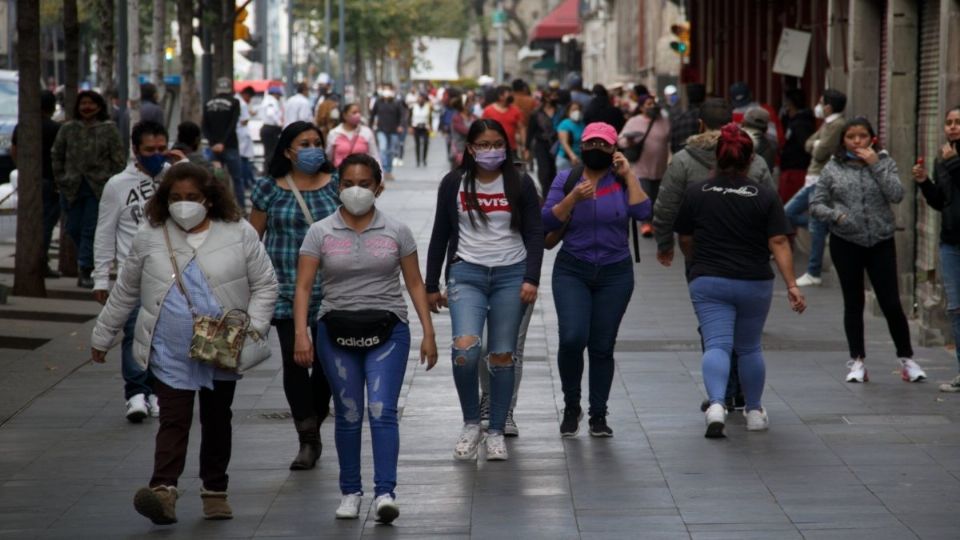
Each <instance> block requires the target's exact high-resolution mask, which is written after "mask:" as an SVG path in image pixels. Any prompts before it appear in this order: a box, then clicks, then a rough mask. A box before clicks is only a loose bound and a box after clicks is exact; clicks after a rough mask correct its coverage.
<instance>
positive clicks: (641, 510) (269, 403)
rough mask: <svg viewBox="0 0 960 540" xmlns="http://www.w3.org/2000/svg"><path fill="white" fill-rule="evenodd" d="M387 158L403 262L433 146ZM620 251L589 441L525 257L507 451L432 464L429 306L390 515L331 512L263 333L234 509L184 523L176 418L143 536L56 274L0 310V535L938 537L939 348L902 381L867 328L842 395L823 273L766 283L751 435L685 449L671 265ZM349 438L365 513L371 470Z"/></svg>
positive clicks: (435, 428)
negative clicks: (798, 301)
mask: <svg viewBox="0 0 960 540" xmlns="http://www.w3.org/2000/svg"><path fill="white" fill-rule="evenodd" d="M407 146H408V148H407V158H408V159H407V166H405V167H402V168H399V169H398V171H397V178H398V179H397V181H395V182H391V183H389V184H388V185H387V189H386V192H385V193H384V195H383V196H382V198H381V199H380V200H379V202H378V207H379V208H380V209H382V210H383V211H385V212H388V213H390V214H392V215H394V216H398V217H400V218H401V219H403V220H404V221H405V222H406V223H407V224H408V225H409V226H410V227H411V228H412V229H413V231H414V234H415V235H416V238H417V241H418V244H419V246H420V248H421V249H420V252H419V255H420V258H421V261H422V260H424V259H425V257H426V246H427V243H428V240H429V236H430V231H431V225H432V220H433V211H434V206H435V203H436V187H437V185H438V183H439V180H440V178H441V177H442V175H443V173H444V171H445V167H443V166H441V162H443V161H444V160H443V148H442V144H441V143H440V142H439V139H436V138H435V139H434V140H433V144H432V146H431V163H432V165H431V166H430V167H428V168H415V167H413V166H412V162H413V156H412V153H413V152H412V149H411V147H412V141H409V140H408V143H407ZM3 232H4V236H9V235H12V233H10V231H8V230H6V229H4V231H3ZM642 246H643V256H644V259H643V262H642V263H641V264H639V265H637V266H636V267H635V272H636V279H637V286H636V292H635V293H634V296H633V299H632V302H631V304H630V308H629V311H628V314H627V316H626V317H625V319H624V322H623V325H622V327H621V329H620V335H619V341H618V345H617V350H618V354H617V373H616V378H615V381H614V386H613V392H612V396H611V402H610V411H611V412H610V417H609V423H610V426H611V427H612V428H613V429H614V431H615V437H614V438H612V439H592V438H591V437H589V436H588V435H587V434H586V432H585V430H582V431H581V434H580V435H579V436H578V437H576V438H573V439H565V440H561V439H560V437H559V434H558V418H559V410H560V408H561V407H562V398H561V393H560V383H559V376H558V374H557V368H556V364H555V354H556V348H557V340H558V338H557V330H556V329H557V320H556V312H555V310H554V307H553V300H552V295H551V286H550V276H551V267H552V261H553V258H554V256H555V253H553V252H551V253H549V254H548V256H547V257H546V261H545V264H544V268H543V274H542V285H541V287H540V299H539V301H538V303H537V308H536V312H535V316H534V319H533V322H532V323H531V325H530V331H529V334H528V340H527V346H526V358H525V360H524V364H525V365H524V370H523V373H524V377H523V384H522V386H521V393H520V399H519V404H518V407H517V411H516V420H517V423H518V425H519V427H520V432H521V433H520V437H519V438H516V439H511V440H509V442H508V445H509V448H510V460H509V461H506V462H490V463H488V462H486V461H479V462H477V463H476V464H474V463H462V462H455V461H454V460H453V459H452V457H451V452H452V448H453V445H454V442H455V441H456V438H457V434H458V433H459V430H460V427H461V418H460V411H459V406H458V402H457V397H456V392H455V389H454V385H453V380H452V376H451V366H450V360H449V356H448V353H445V352H444V350H445V349H446V347H447V346H448V344H449V343H450V319H449V315H448V313H446V312H443V313H441V314H440V315H439V316H435V324H436V326H437V329H438V334H439V336H438V343H439V345H440V347H441V360H440V362H439V363H438V365H437V368H436V369H434V370H433V371H431V372H426V371H424V369H423V368H422V367H421V366H420V365H419V364H418V363H417V362H415V361H414V360H415V355H416V350H417V347H416V346H414V347H413V351H412V353H411V357H410V359H411V361H410V363H409V364H408V368H407V375H406V380H405V386H404V390H403V393H402V397H401V402H400V407H401V411H402V419H401V425H400V427H401V450H400V465H399V486H398V488H397V497H398V499H397V501H398V503H399V505H400V517H399V519H398V520H397V521H396V522H394V524H393V525H392V526H381V525H377V524H375V523H374V520H373V517H372V515H371V516H369V517H367V518H364V515H363V514H362V515H361V519H360V520H359V521H337V520H335V519H334V510H335V509H336V507H337V504H338V503H339V498H340V493H339V490H338V487H337V475H338V467H337V460H336V450H335V448H334V445H333V421H332V419H331V420H328V421H327V422H325V423H324V425H323V428H322V432H321V437H322V441H323V444H324V452H323V456H322V458H321V460H320V462H319V464H318V467H317V468H316V469H315V470H312V471H304V472H291V471H289V470H288V469H287V466H288V465H289V462H290V460H291V459H292V458H293V456H294V454H295V451H296V446H297V444H296V433H295V431H294V428H293V422H292V420H291V419H290V418H289V414H288V411H287V408H286V407H287V405H286V400H285V398H284V394H283V389H282V381H281V371H280V361H279V358H278V357H279V346H278V345H276V342H275V337H274V338H273V339H274V345H275V347H274V350H275V351H276V352H275V357H274V358H273V359H271V360H270V361H268V362H266V363H264V364H262V365H260V366H258V367H257V368H255V369H254V370H253V371H252V372H251V373H248V374H247V376H246V377H245V378H244V379H243V381H241V383H240V384H239V385H238V387H237V397H236V400H235V402H234V407H233V410H234V432H233V442H234V446H233V459H232V462H231V464H230V469H229V472H230V489H229V494H230V501H231V504H232V506H233V510H234V515H235V517H234V519H233V520H232V521H204V520H203V519H202V517H201V508H200V498H199V491H200V485H199V480H198V478H197V451H198V445H199V431H198V427H199V426H194V427H195V429H194V431H193V435H194V439H193V440H192V441H191V449H190V455H189V458H188V462H187V470H186V472H185V474H184V477H183V478H182V479H181V484H180V488H181V497H180V500H179V502H178V508H177V513H178V517H179V523H177V524H175V525H172V526H154V525H151V524H150V523H149V521H148V520H146V519H144V518H143V517H142V516H140V515H138V514H137V513H136V512H135V511H134V509H133V505H132V498H133V493H134V492H135V491H136V490H137V489H138V488H139V487H141V486H143V485H146V482H147V480H148V478H149V474H150V470H151V463H152V458H153V455H152V454H153V446H154V442H153V436H154V434H155V428H156V420H155V419H148V420H146V421H145V422H144V423H143V424H141V425H132V424H129V423H128V422H127V421H126V420H125V418H124V416H123V412H124V400H123V392H122V387H123V380H122V378H121V375H120V362H119V347H118V348H117V349H115V350H114V351H112V352H111V354H110V356H109V357H108V361H107V363H106V364H105V365H93V364H89V363H87V359H88V356H89V341H88V340H89V336H90V330H91V328H92V322H93V321H92V317H94V316H95V314H96V313H97V312H98V307H99V306H98V305H97V304H95V303H94V302H93V301H92V300H89V301H88V300H85V298H87V292H85V291H83V292H81V291H80V289H77V288H75V287H74V286H73V281H74V280H71V279H66V278H64V279H62V280H51V281H48V286H49V287H50V288H51V289H53V291H54V294H51V297H52V298H49V299H44V300H36V299H29V300H28V299H23V298H12V299H11V301H10V304H9V305H7V306H3V308H2V309H0V318H3V319H4V325H3V326H4V329H3V331H2V332H0V334H3V336H2V337H0V341H2V343H0V345H2V347H4V348H0V372H2V373H3V374H4V375H3V377H2V378H0V538H11V539H22V538H151V537H153V538H214V537H216V538H253V537H255V538H270V537H278V538H280V537H282V538H317V537H320V538H331V539H332V538H359V537H368V536H369V537H383V538H390V537H398V536H402V537H406V538H418V539H419V538H424V539H427V538H436V539H440V538H451V539H452V538H478V539H480V538H484V539H486V538H503V539H513V538H522V539H532V538H543V539H551V540H553V539H566V538H571V539H573V538H583V539H592V538H642V539H686V538H693V539H721V538H731V539H738V540H745V539H752V538H756V539H764V540H768V539H781V538H782V539H788V538H807V539H857V538H864V539H870V540H883V539H903V538H923V539H955V538H957V537H958V530H960V394H941V393H938V392H937V386H938V384H939V383H940V382H945V381H948V380H950V379H951V378H952V377H953V376H954V375H955V373H956V360H955V359H954V357H953V353H952V351H945V350H942V349H918V351H917V353H918V354H917V357H918V358H919V359H920V362H921V364H922V365H923V366H924V368H925V369H926V371H927V373H928V374H929V376H930V381H929V382H927V383H925V384H906V383H904V382H902V381H901V380H900V377H899V373H898V370H897V363H896V358H895V355H894V351H893V346H892V344H891V341H890V339H889V334H888V333H887V330H886V326H885V324H884V323H883V320H882V319H879V318H876V317H873V316H871V315H868V316H867V339H868V352H869V355H868V356H869V359H870V366H871V368H872V380H871V382H870V383H869V384H861V385H851V384H846V383H844V382H843V377H844V375H845V374H846V368H845V366H844V363H845V361H846V360H847V353H846V344H845V341H844V337H843V330H842V323H841V318H842V313H841V312H842V300H841V296H840V291H839V287H838V285H837V283H836V279H835V276H834V275H832V274H830V273H828V274H826V279H825V284H824V286H823V287H822V288H816V289H812V290H806V291H805V292H806V293H807V294H808V301H809V308H808V311H807V312H806V313H805V314H804V315H802V316H798V315H796V314H795V313H793V312H791V311H790V309H789V305H788V302H787V300H786V293H785V291H784V290H783V288H782V284H780V283H778V288H777V292H776V293H775V297H774V305H773V309H772V310H771V313H770V319H769V321H768V323H767V327H766V331H765V345H766V351H767V353H766V360H767V389H766V393H765V396H764V404H765V406H766V407H767V408H768V410H769V414H770V419H771V428H770V430H769V432H766V433H750V434H748V433H746V432H745V431H744V429H743V419H742V417H741V416H740V415H739V414H731V415H730V421H729V425H728V428H727V433H728V438H727V439H726V440H708V439H705V438H704V437H703V431H704V430H703V415H702V413H701V412H700V409H699V404H700V401H701V399H703V397H704V391H703V385H702V380H701V374H700V354H699V339H698V337H697V333H696V320H695V317H694V314H693V309H692V308H691V305H690V302H689V297H688V295H687V291H686V286H685V281H684V278H683V274H682V265H681V264H676V265H674V266H673V267H672V268H663V267H661V266H660V265H659V264H657V263H656V260H655V258H654V244H653V242H652V241H651V240H643V241H642ZM11 253H12V237H8V238H6V239H5V240H4V244H3V249H2V255H3V258H2V261H3V262H2V263H0V266H3V267H6V268H7V269H9V268H10V267H11V266H12V264H13V259H12V257H9V255H10V254H11ZM677 262H678V263H679V261H677ZM798 266H799V265H798ZM412 326H413V329H414V332H415V334H417V333H419V332H420V330H419V325H416V324H413V325H412ZM415 343H418V339H417V338H416V337H415ZM584 382H586V381H584ZM584 386H586V385H584ZM194 422H195V423H197V422H198V420H197V419H196V417H195V420H194ZM364 439H365V441H366V440H367V439H368V433H367V432H366V428H365V435H364ZM365 445H366V446H365V449H364V464H363V467H364V469H363V472H364V481H365V488H366V489H367V492H368V494H367V495H366V496H365V505H364V506H363V508H364V509H367V508H369V502H370V500H371V494H372V477H373V470H372V459H371V455H370V449H369V445H368V443H366V442H365Z"/></svg>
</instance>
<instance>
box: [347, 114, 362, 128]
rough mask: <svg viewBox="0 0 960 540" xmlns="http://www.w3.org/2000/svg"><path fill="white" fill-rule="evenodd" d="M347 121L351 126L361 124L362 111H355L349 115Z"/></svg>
mask: <svg viewBox="0 0 960 540" xmlns="http://www.w3.org/2000/svg"><path fill="white" fill-rule="evenodd" d="M347 123H348V124H350V125H351V126H357V125H360V113H354V114H349V115H347Z"/></svg>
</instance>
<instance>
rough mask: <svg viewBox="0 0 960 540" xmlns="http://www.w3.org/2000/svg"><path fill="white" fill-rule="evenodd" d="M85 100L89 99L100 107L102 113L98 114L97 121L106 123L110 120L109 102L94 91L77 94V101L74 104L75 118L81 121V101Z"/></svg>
mask: <svg viewBox="0 0 960 540" xmlns="http://www.w3.org/2000/svg"><path fill="white" fill-rule="evenodd" d="M83 98H88V99H91V100H93V102H94V103H96V104H97V106H98V107H100V112H98V113H97V116H96V119H97V120H99V121H101V122H104V121H106V120H109V119H110V111H109V109H107V100H105V99H103V96H101V95H100V94H99V93H97V92H94V91H93V90H84V91H83V92H80V93H79V94H77V101H75V102H74V104H73V118H74V119H76V120H80V100H82V99H83Z"/></svg>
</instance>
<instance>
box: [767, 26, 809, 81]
mask: <svg viewBox="0 0 960 540" xmlns="http://www.w3.org/2000/svg"><path fill="white" fill-rule="evenodd" d="M810 37H811V35H810V32H803V31H801V30H793V29H790V28H784V29H783V34H780V44H779V45H778V46H777V57H776V59H775V60H774V62H773V72H774V73H779V74H781V75H790V76H791V77H803V72H804V71H805V70H806V69H807V55H808V53H809V52H810Z"/></svg>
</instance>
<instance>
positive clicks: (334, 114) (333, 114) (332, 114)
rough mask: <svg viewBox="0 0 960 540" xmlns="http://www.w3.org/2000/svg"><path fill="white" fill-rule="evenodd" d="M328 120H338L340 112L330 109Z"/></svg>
mask: <svg viewBox="0 0 960 540" xmlns="http://www.w3.org/2000/svg"><path fill="white" fill-rule="evenodd" d="M330 119H331V120H339V119H340V111H339V110H337V109H331V110H330Z"/></svg>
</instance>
